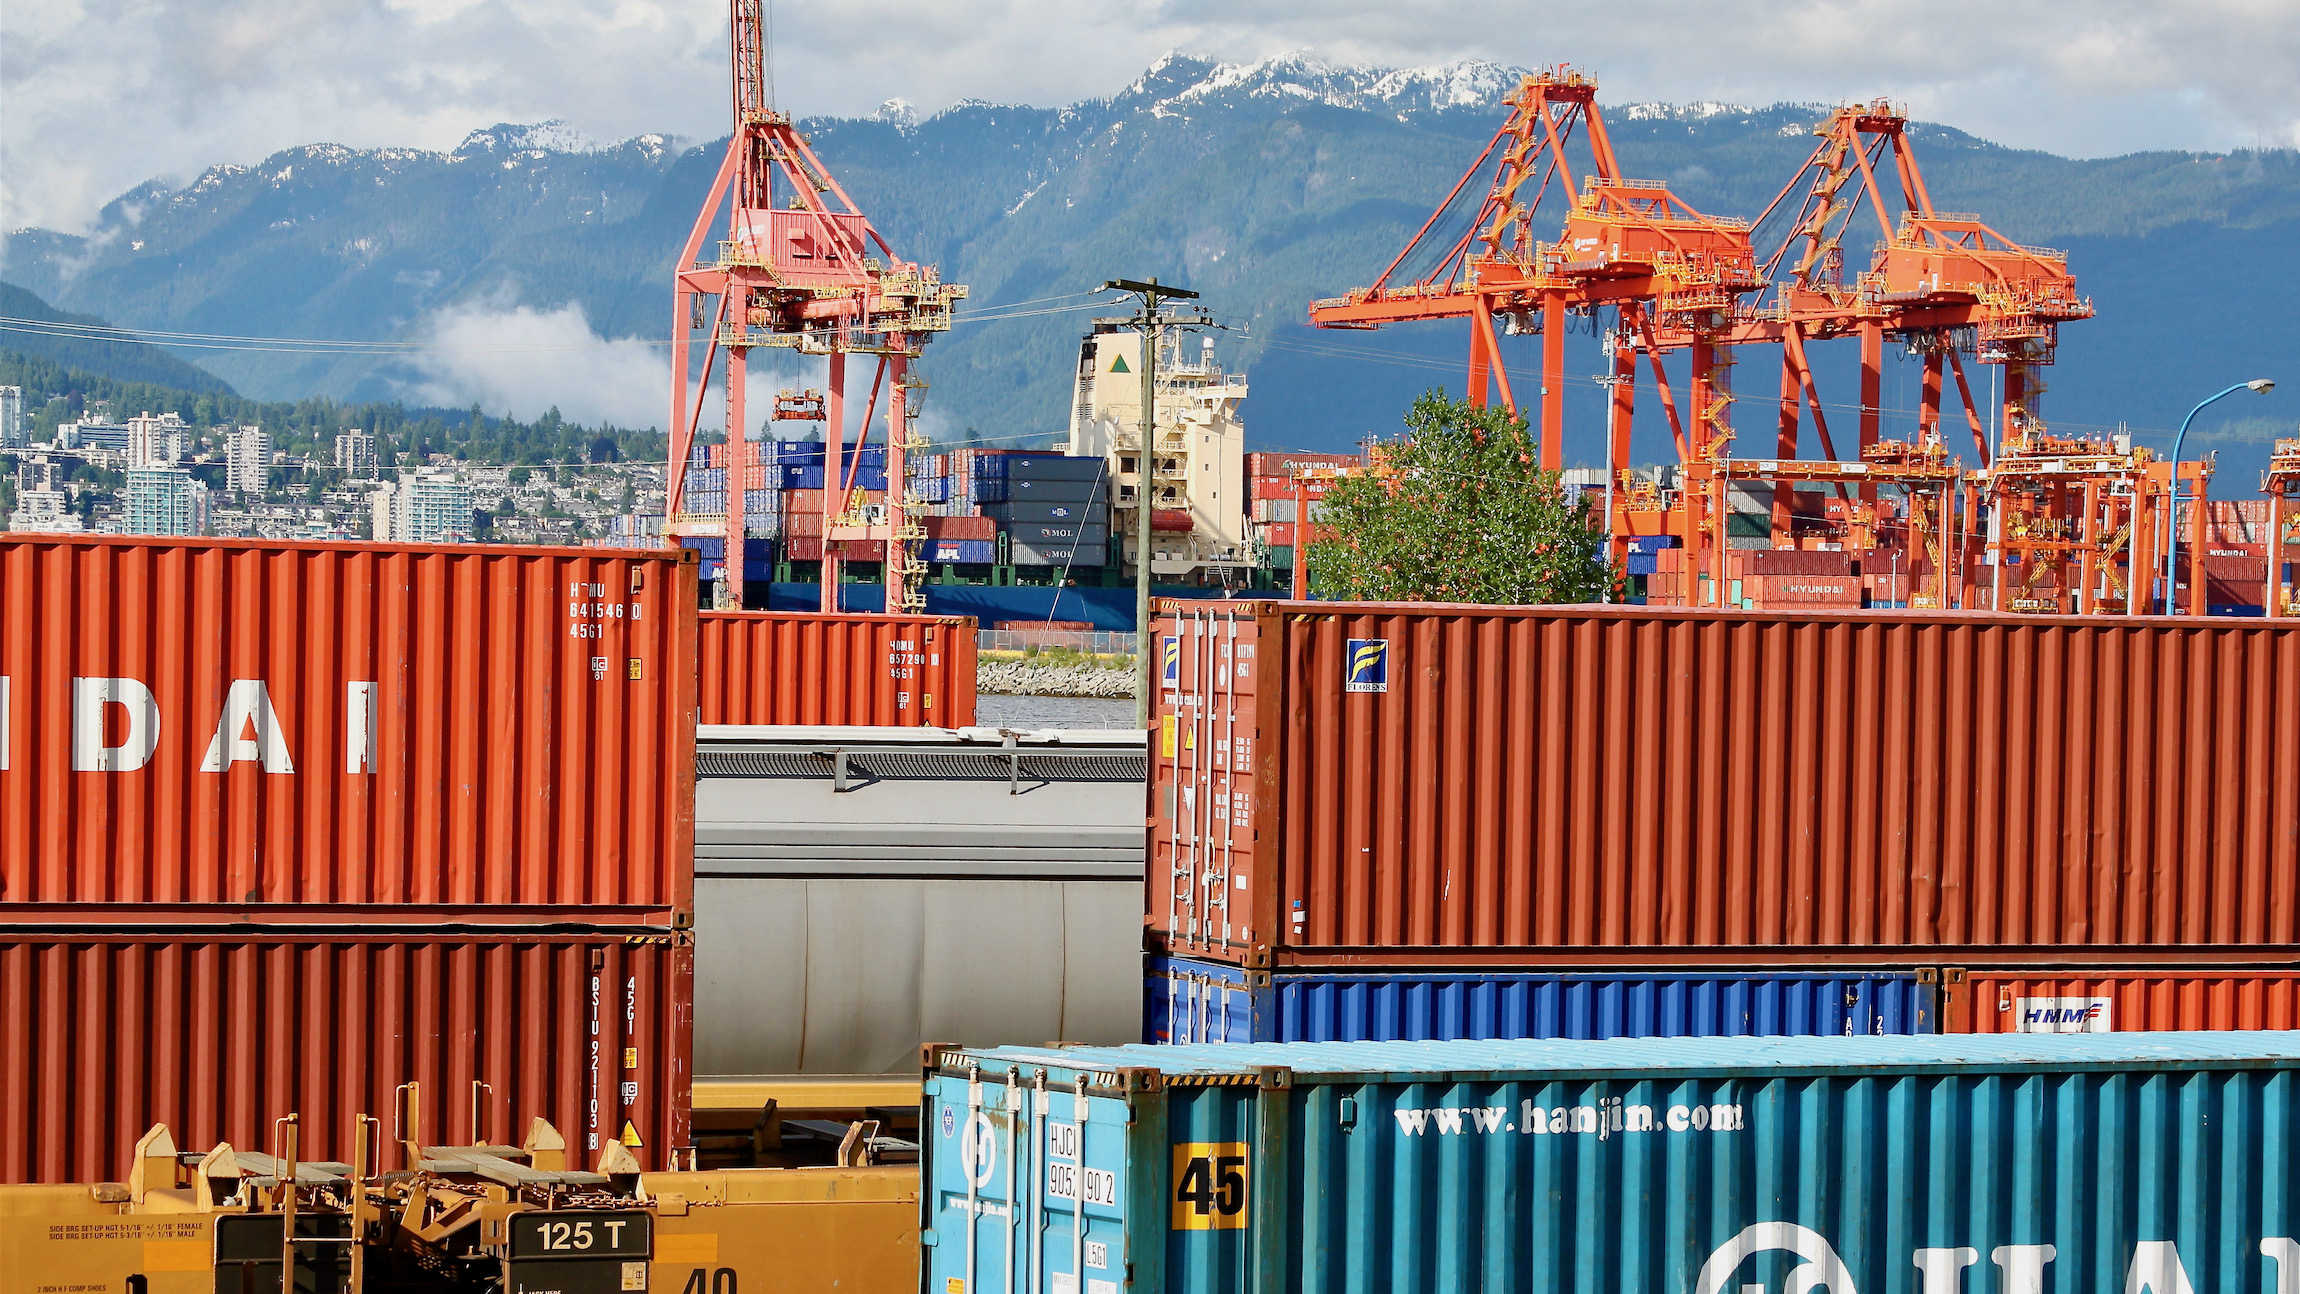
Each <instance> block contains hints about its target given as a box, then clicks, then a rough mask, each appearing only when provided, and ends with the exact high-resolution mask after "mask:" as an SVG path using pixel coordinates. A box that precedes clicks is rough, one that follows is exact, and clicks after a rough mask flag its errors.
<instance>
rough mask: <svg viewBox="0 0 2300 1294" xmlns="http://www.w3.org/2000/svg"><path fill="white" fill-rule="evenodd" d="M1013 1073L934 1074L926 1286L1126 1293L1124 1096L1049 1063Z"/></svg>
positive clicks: (951, 1293) (925, 1150)
mask: <svg viewBox="0 0 2300 1294" xmlns="http://www.w3.org/2000/svg"><path fill="white" fill-rule="evenodd" d="M1008 1080H1009V1076H1006V1075H984V1076H982V1077H981V1078H980V1079H979V1080H969V1079H966V1078H959V1077H954V1076H949V1075H937V1076H932V1077H929V1078H928V1080H927V1084H926V1123H925V1126H923V1127H922V1128H921V1129H920V1138H921V1140H920V1160H921V1163H922V1171H921V1183H922V1185H923V1187H924V1192H925V1198H924V1200H923V1201H922V1209H921V1211H922V1213H923V1214H924V1220H925V1223H926V1226H925V1228H924V1231H923V1234H922V1237H921V1239H922V1242H923V1243H924V1245H925V1246H926V1252H925V1258H924V1264H925V1269H926V1273H927V1289H928V1290H930V1291H932V1292H933V1294H976V1292H977V1291H980V1292H981V1294H1016V1292H1017V1291H1029V1292H1034V1294H1120V1291H1121V1290H1122V1289H1123V1287H1124V1286H1125V1285H1126V1284H1127V1282H1128V1275H1127V1251H1126V1243H1125V1236H1124V1225H1123V1223H1124V1214H1123V1212H1122V1208H1123V1206H1124V1205H1125V1200H1124V1198H1123V1193H1122V1191H1123V1173H1122V1171H1121V1169H1122V1167H1123V1164H1124V1158H1125V1136H1126V1128H1127V1110H1126V1107H1125V1105H1124V1104H1123V1103H1121V1102H1119V1101H1116V1100H1113V1099H1110V1098H1107V1097H1096V1096H1085V1095H1082V1094H1081V1092H1080V1091H1078V1090H1077V1089H1076V1088H1075V1087H1064V1086H1063V1085H1062V1083H1061V1081H1060V1080H1059V1079H1053V1080H1050V1079H1048V1078H1046V1077H1045V1076H1044V1074H1043V1071H1041V1072H1040V1073H1039V1074H1035V1075H1029V1076H1021V1075H1017V1076H1012V1081H1011V1082H1010V1081H1008ZM1081 1273H1083V1274H1084V1276H1085V1285H1084V1287H1083V1289H1082V1288H1081V1287H1080V1284H1079V1277H1080V1275H1081Z"/></svg>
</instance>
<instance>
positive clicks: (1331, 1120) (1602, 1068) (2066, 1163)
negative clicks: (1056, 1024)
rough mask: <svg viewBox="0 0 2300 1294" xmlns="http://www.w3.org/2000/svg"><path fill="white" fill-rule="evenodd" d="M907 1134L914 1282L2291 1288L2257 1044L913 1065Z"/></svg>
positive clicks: (1442, 1049)
mask: <svg viewBox="0 0 2300 1294" xmlns="http://www.w3.org/2000/svg"><path fill="white" fill-rule="evenodd" d="M920 1128H921V1133H922V1135H921V1142H922V1145H921V1153H920V1160H921V1162H920V1169H921V1189H922V1191H924V1192H925V1193H926V1198H925V1199H924V1200H923V1201H922V1204H923V1208H922V1212H923V1213H924V1215H925V1220H926V1230H925V1232H924V1235H923V1237H922V1240H923V1242H924V1248H923V1251H922V1255H921V1257H922V1264H923V1266H924V1269H925V1270H924V1272H923V1273H922V1275H924V1277H925V1278H926V1279H924V1280H923V1281H922V1282H921V1288H922V1289H928V1290H934V1291H938V1292H939V1291H942V1290H946V1289H947V1290H966V1291H975V1290H998V1289H1020V1290H1039V1289H1053V1290H1064V1289H1069V1288H1073V1287H1074V1286H1083V1287H1086V1288H1089V1289H1090V1288H1091V1285H1090V1284H1089V1283H1090V1282H1092V1281H1096V1280H1102V1281H1107V1282H1113V1284H1112V1285H1111V1288H1117V1286H1116V1285H1115V1282H1117V1281H1119V1280H1125V1281H1126V1282H1128V1283H1127V1285H1126V1286H1125V1288H1127V1289H1129V1290H1132V1291H1135V1292H1136V1294H1247V1292H1248V1291H1271V1290H1286V1291H1294V1292H1297V1294H1325V1292H1327V1291H1333V1292H1335V1294H1342V1292H1344V1291H1349V1292H1353V1294H1354V1292H1357V1291H1371V1290H1400V1291H1404V1290H1413V1291H1480V1292H1481V1294H1536V1292H1548V1291H1590V1292H1594V1291H1600V1290H1622V1291H1640V1292H1656V1291H1658V1292H1663V1294H1729V1292H1730V1294H1757V1292H1759V1291H1771V1290H1787V1291H1816V1292H1825V1294H1856V1291H1868V1292H1870V1294H1893V1292H1896V1291H1912V1290H1921V1291H1925V1292H1926V1294H1955V1292H1957V1291H1994V1292H1996V1294H2015V1292H2020V1291H2027V1292H2031V1294H2033V1292H2035V1291H2043V1290H2065V1291H2094V1292H2103V1291H2118V1290H2122V1291H2128V1292H2129V1294H2143V1291H2146V1292H2147V1294H2187V1292H2188V1291H2191V1290H2198V1291H2215V1292H2218V1291H2230V1292H2233V1291H2271V1290H2276V1291H2280V1290H2286V1289H2289V1288H2291V1286H2292V1283H2293V1282H2294V1281H2295V1280H2300V1197H2296V1196H2295V1193H2294V1191H2293V1189H2292V1187H2293V1180H2294V1179H2293V1169H2292V1166H2293V1164H2294V1163H2295V1162H2300V1036H2295V1035H2293V1034H2289V1033H2253V1034H2235V1033H2219V1034H2210V1033H2206V1034H2197V1033H2186V1034H2152V1035H2150V1036H2149V1037H2148V1039H2147V1040H2145V1041H2143V1040H2140V1039H2134V1038H2128V1037H2123V1036H2119V1035H2109V1036H2106V1037H2084V1038H2051V1039H2031V1038H1974V1037H1960V1038H1944V1037H1932V1038H1763V1039H1751V1038H1741V1039H1731V1040H1719V1039H1682V1038H1681V1039H1666V1040H1663V1039H1628V1040H1614V1041H1608V1042H1506V1043H1497V1042H1482V1043H1387V1044H1384V1043H1347V1044H1329V1043H1289V1044H1260V1045H1255V1046H1230V1047H1217V1046H1197V1047H1148V1046H1135V1047H1081V1048H1019V1047H1018V1048H1002V1049H997V1050H990V1051H960V1050H956V1049H942V1050H939V1051H935V1052H930V1055H929V1068H928V1070H927V1073H926V1083H925V1107H924V1113H923V1117H922V1118H921V1120H920ZM1967 1269H1970V1270H1967ZM1082 1277H1083V1280H1082V1279H1081V1278H1082ZM1042 1282H1043V1283H1042Z"/></svg>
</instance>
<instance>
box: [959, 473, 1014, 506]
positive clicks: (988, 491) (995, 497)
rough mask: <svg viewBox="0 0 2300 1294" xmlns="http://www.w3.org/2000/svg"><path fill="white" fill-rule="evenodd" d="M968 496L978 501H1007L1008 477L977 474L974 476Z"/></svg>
mask: <svg viewBox="0 0 2300 1294" xmlns="http://www.w3.org/2000/svg"><path fill="white" fill-rule="evenodd" d="M968 497H970V498H972V499H973V500H974V501H975V502H976V503H1004V502H1006V478H1005V477H1003V476H1001V477H996V478H991V477H984V476H977V477H975V478H974V483H973V485H972V487H971V489H970V490H969V492H968Z"/></svg>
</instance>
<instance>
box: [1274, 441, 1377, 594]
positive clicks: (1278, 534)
mask: <svg viewBox="0 0 2300 1294" xmlns="http://www.w3.org/2000/svg"><path fill="white" fill-rule="evenodd" d="M1364 465H1365V460H1364V459H1363V458H1360V457H1359V456H1358V455H1356V454H1306V453H1295V452H1292V451H1287V452H1282V453H1281V452H1274V451H1273V452H1261V453H1252V454H1248V455H1246V520H1247V533H1248V534H1249V535H1251V536H1252V537H1253V539H1254V540H1255V541H1256V542H1257V543H1259V544H1260V545H1261V546H1262V549H1263V551H1264V552H1266V553H1267V554H1269V563H1270V565H1272V566H1274V567H1280V568H1284V569H1288V570H1290V569H1292V568H1293V565H1294V551H1295V549H1296V548H1298V547H1299V546H1300V534H1299V528H1300V526H1301V525H1303V524H1304V523H1307V522H1314V521H1316V520H1317V519H1318V503H1319V501H1320V500H1322V499H1324V498H1325V497H1326V491H1327V489H1328V488H1329V486H1330V485H1331V482H1329V481H1325V480H1309V481H1297V480H1295V479H1294V473H1296V472H1297V471H1301V470H1304V469H1316V468H1331V469H1348V468H1355V467H1362V466H1364ZM1305 503H1306V504H1307V505H1308V509H1309V515H1308V516H1306V517H1305V516H1303V515H1302V511H1303V506H1304V504H1305Z"/></svg>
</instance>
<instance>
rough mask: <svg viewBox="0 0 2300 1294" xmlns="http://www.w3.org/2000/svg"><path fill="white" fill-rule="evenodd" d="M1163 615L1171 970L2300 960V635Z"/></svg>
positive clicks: (1904, 620) (2257, 626) (1213, 608)
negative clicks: (1190, 963) (1188, 966)
mask: <svg viewBox="0 0 2300 1294" xmlns="http://www.w3.org/2000/svg"><path fill="white" fill-rule="evenodd" d="M1158 616H1159V628H1158V633H1159V635H1160V639H1161V641H1160V643H1159V644H1158V646H1157V651H1158V655H1157V657H1156V660H1157V661H1158V663H1159V668H1160V675H1159V677H1160V683H1159V689H1158V697H1157V711H1156V714H1157V731H1156V733H1155V735H1154V739H1153V744H1152V749H1151V756H1152V758H1151V770H1152V774H1151V775H1152V779H1153V785H1152V787H1151V803H1150V808H1151V813H1152V822H1151V826H1150V836H1149V840H1148V847H1149V848H1148V863H1149V867H1148V869H1147V876H1148V878H1149V880H1148V887H1149V888H1148V908H1147V923H1148V926H1149V939H1150V945H1151V950H1152V951H1154V952H1159V953H1163V954H1165V955H1168V956H1186V957H1194V958H1201V959H1215V960H1223V961H1228V962H1231V963H1241V964H1245V965H1248V966H1286V965H1304V966H1310V965H1347V966H1363V967H1370V968H1379V967H1387V968H1417V967H1424V966H1456V965H1459V966H1477V965H1486V966H1528V965H1571V964H1594V965H1651V966H1663V965H1694V966H1735V965H1749V964H1753V963H1754V964H1812V963H1825V962H1839V963H1846V964H1861V963H1866V964H1872V965H1874V964H1880V963H1899V964H1909V963H1911V962H1914V961H1916V960H1918V959H1919V955H1920V954H1921V955H1922V958H1923V959H1924V960H1926V961H1930V962H1933V963H1936V964H1937V963H1939V962H1943V961H1955V962H1959V963H1961V964H1982V965H1994V966H2037V965H2045V964H2063V965H2069V964H2074V965H2125V966H2131V965H2148V964H2151V963H2161V964H2180V963H2193V962H2195V961H2197V960H2199V959H2200V958H2206V957H2212V956H2214V955H2215V954H2216V953H2217V952H2219V951H2221V950H2226V949H2229V948H2232V947H2236V946H2239V945H2248V946H2250V947H2248V948H2247V950H2246V956H2247V958H2248V959H2249V960H2251V961H2252V962H2254V963H2255V964H2257V963H2259V962H2264V961H2269V960H2275V959H2279V958H2290V959H2292V960H2295V961H2300V955H2296V953H2295V948H2296V946H2300V903H2295V902H2293V901H2292V900H2291V896H2292V895H2293V894H2294V893H2296V892H2300V834H2295V833H2294V832H2293V831H2292V830H2291V829H2290V824H2291V823H2292V822H2294V821H2295V820H2296V819H2300V625H2287V624H2285V623H2283V622H2274V621H2267V620H2235V619H2218V618H2209V619H2208V618H2204V617H2181V618H2179V619H2177V620H2168V619H2165V618H2161V617H2057V616H1987V615H1975V614H1940V615H1911V614H1909V613H1906V612H1865V611H1847V610H1834V609H1832V610H1828V611H1820V612H1811V613H1795V612H1731V611H1700V610H1684V609H1678V608H1652V607H1589V606H1575V607H1489V606H1430V605H1365V604H1356V605H1353V604H1336V603H1316V602H1310V603H1281V602H1246V601H1236V602H1229V603H1204V602H1186V601H1166V602H1162V603H1161V604H1160V608H1159V611H1158ZM2168 721H2169V727H2167V723H2168ZM2272 949H2282V950H2283V951H2271V950H2272Z"/></svg>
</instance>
